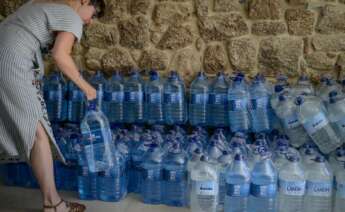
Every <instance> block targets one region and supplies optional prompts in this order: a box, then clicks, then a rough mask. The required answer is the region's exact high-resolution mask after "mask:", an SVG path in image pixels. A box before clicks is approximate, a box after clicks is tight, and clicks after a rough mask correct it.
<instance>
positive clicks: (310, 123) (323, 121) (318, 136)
mask: <svg viewBox="0 0 345 212" xmlns="http://www.w3.org/2000/svg"><path fill="white" fill-rule="evenodd" d="M295 103H296V105H297V106H298V107H297V114H298V119H299V121H300V122H301V123H302V124H303V127H304V128H305V129H306V131H307V133H308V134H309V136H310V137H311V138H312V139H313V141H314V142H315V143H316V145H317V146H318V147H319V149H320V151H321V152H323V153H325V154H328V153H330V152H332V151H333V150H335V149H336V148H337V147H339V146H341V144H342V141H341V140H340V138H339V137H338V136H337V135H336V133H335V132H334V130H333V128H332V127H331V125H330V123H329V120H328V118H327V117H326V114H325V113H324V111H323V110H322V107H321V103H320V102H319V101H317V100H315V98H303V97H301V96H300V97H297V98H296V101H295Z"/></svg>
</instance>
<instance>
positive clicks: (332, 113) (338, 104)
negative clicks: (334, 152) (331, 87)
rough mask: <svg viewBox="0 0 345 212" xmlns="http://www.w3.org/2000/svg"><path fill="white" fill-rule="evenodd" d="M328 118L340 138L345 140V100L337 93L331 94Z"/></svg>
mask: <svg viewBox="0 0 345 212" xmlns="http://www.w3.org/2000/svg"><path fill="white" fill-rule="evenodd" d="M329 97H330V100H329V105H328V117H329V120H330V122H331V125H332V127H333V129H334V131H335V132H336V133H337V135H338V137H339V138H342V141H343V139H344V138H345V98H344V97H343V96H342V97H340V95H339V94H338V92H337V91H332V92H330V93H329Z"/></svg>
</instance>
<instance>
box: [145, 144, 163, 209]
mask: <svg viewBox="0 0 345 212" xmlns="http://www.w3.org/2000/svg"><path fill="white" fill-rule="evenodd" d="M162 161H163V154H162V151H161V149H160V148H159V147H158V145H157V144H151V145H150V149H149V150H148V151H147V153H146V154H145V158H144V162H143V163H142V183H141V185H140V186H141V189H140V194H141V197H142V199H143V202H144V203H147V204H161V203H162V192H163V172H162Z"/></svg>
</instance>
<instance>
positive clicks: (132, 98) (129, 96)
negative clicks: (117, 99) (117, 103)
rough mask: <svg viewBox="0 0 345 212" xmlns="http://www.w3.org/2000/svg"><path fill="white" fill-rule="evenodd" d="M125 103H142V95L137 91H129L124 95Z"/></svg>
mask: <svg viewBox="0 0 345 212" xmlns="http://www.w3.org/2000/svg"><path fill="white" fill-rule="evenodd" d="M124 96H125V101H126V102H141V101H143V93H142V92H139V91H129V92H125V93H124Z"/></svg>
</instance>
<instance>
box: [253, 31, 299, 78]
mask: <svg viewBox="0 0 345 212" xmlns="http://www.w3.org/2000/svg"><path fill="white" fill-rule="evenodd" d="M302 47H303V41H302V39H298V38H289V37H271V38H266V39H264V40H262V41H261V42H260V48H259V57H258V58H259V70H260V71H262V72H263V73H264V74H266V75H270V76H274V75H276V74H277V73H278V72H279V71H283V72H284V73H286V74H287V75H289V76H295V75H296V74H297V73H298V60H299V58H300V57H301V56H302V53H303V51H302Z"/></svg>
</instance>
